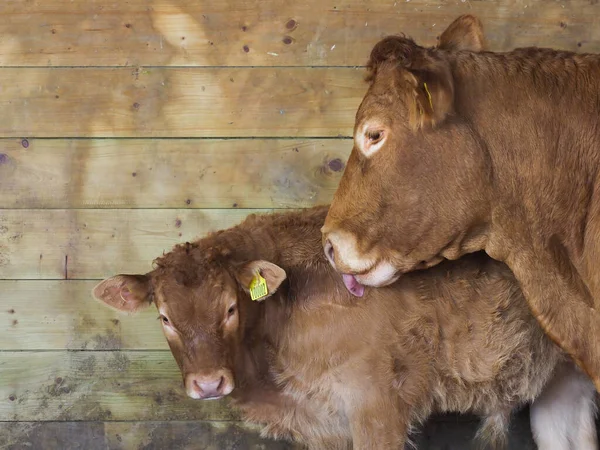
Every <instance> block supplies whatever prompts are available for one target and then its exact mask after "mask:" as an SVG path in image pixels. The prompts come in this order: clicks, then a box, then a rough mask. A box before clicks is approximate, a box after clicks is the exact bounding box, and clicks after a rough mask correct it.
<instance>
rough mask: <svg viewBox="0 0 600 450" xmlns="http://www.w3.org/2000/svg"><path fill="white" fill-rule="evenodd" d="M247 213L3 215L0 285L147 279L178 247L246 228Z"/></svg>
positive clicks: (155, 211)
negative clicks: (126, 277) (241, 224)
mask: <svg viewBox="0 0 600 450" xmlns="http://www.w3.org/2000/svg"><path fill="white" fill-rule="evenodd" d="M267 211H269V210H260V211H257V210H247V209H243V210H242V209H240V210H238V209H223V210H221V209H184V210H181V209H67V210H62V209H33V210H14V209H13V210H10V209H9V210H6V209H5V210H0V279H77V278H84V279H99V278H104V277H106V276H111V275H114V274H116V273H120V272H126V273H146V272H148V271H149V270H151V263H152V261H153V260H154V259H155V258H157V257H158V256H160V255H162V253H163V251H169V250H171V248H172V247H173V246H174V245H175V244H178V243H182V242H186V241H190V240H193V239H194V238H196V237H201V236H203V235H205V234H206V233H207V232H209V231H216V230H219V229H223V228H228V227H230V226H233V225H235V224H237V223H239V222H241V221H242V220H243V219H244V218H245V217H246V216H247V215H248V214H249V213H250V212H267Z"/></svg>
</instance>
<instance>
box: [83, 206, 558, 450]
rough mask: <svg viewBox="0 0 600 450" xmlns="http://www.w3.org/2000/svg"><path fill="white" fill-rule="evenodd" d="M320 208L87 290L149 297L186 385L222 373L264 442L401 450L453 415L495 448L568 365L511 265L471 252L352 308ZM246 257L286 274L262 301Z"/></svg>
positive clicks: (263, 223)
mask: <svg viewBox="0 0 600 450" xmlns="http://www.w3.org/2000/svg"><path fill="white" fill-rule="evenodd" d="M326 214H327V208H326V207H317V208H313V209H310V210H306V211H303V212H296V213H287V214H273V215H262V216H250V217H249V218H248V219H247V220H246V221H245V222H243V223H242V224H240V225H238V226H236V227H233V228H231V229H229V230H225V231H221V232H218V233H215V234H212V235H209V236H208V237H205V238H203V239H200V240H198V241H196V242H194V243H191V244H183V245H179V246H177V247H175V249H174V250H173V251H171V252H169V253H167V254H166V255H164V256H163V257H161V258H158V259H157V260H156V262H155V265H156V267H155V269H154V270H153V271H152V272H150V273H149V274H147V275H145V276H139V275H138V276H127V275H119V276H117V277H113V278H111V279H108V280H106V281H104V282H102V283H100V284H99V285H98V287H96V289H95V290H94V295H95V296H96V297H97V298H99V299H101V300H104V301H106V302H108V303H112V304H113V306H114V305H115V304H117V305H118V304H119V302H121V300H120V297H118V296H117V297H116V302H115V289H116V288H118V289H121V290H122V292H124V294H123V293H122V294H121V296H123V295H124V298H126V299H130V298H131V294H130V293H131V292H138V293H139V294H140V297H139V298H138V299H137V300H138V303H139V304H146V305H147V304H149V302H150V301H152V300H153V301H154V302H155V303H156V306H157V308H158V309H159V310H160V311H162V312H163V313H164V314H166V315H167V316H168V320H169V321H170V324H171V325H172V326H174V327H175V328H176V329H177V330H178V335H177V336H176V337H174V335H173V334H169V333H167V332H165V334H166V336H167V340H168V341H169V345H170V346H171V349H172V351H173V354H174V356H175V359H176V360H177V362H178V364H179V366H180V368H181V370H182V374H183V376H184V378H185V376H186V374H188V373H199V372H202V373H209V372H211V371H212V372H214V371H218V370H222V369H227V370H230V371H231V372H232V373H233V375H234V379H235V386H236V388H235V390H234V391H233V392H232V394H231V398H232V399H233V400H234V401H235V403H236V404H237V406H238V407H240V408H241V410H242V411H243V414H244V417H245V419H246V420H248V421H250V422H256V423H260V424H263V426H264V434H265V435H268V436H271V437H275V438H286V439H294V440H298V441H300V442H304V443H307V444H308V445H309V446H310V447H311V448H314V449H332V450H334V449H345V448H351V446H350V445H351V444H350V443H351V442H353V445H354V448H357V449H373V450H375V449H378V450H381V449H402V448H403V445H404V444H405V442H406V440H407V436H408V433H409V431H411V429H412V428H413V427H414V426H416V425H418V424H419V423H421V422H422V421H424V420H425V419H426V418H427V417H428V416H429V415H430V414H432V413H435V412H446V411H456V412H472V413H474V414H478V415H480V416H481V417H482V418H483V420H484V421H483V424H482V428H481V437H482V438H484V439H485V440H486V441H491V442H493V443H496V444H498V445H501V443H502V442H503V438H504V436H505V432H506V428H507V425H508V419H509V415H510V412H511V411H512V410H513V409H514V408H515V407H517V406H519V405H522V404H524V403H525V402H528V401H531V400H533V399H534V398H535V397H536V396H537V395H538V394H539V393H540V391H541V390H542V388H543V387H544V385H545V384H546V383H547V381H548V380H549V379H550V377H551V376H552V374H553V371H554V369H555V367H556V366H557V364H558V363H559V362H560V361H561V360H562V358H563V357H562V354H561V352H560V350H559V349H558V347H556V346H555V345H554V344H552V343H551V342H550V340H548V339H547V338H546V337H545V336H544V334H543V332H542V330H541V329H540V328H539V326H538V325H537V323H536V321H535V319H534V318H533V317H532V316H531V314H530V313H529V311H528V310H527V307H526V304H525V302H524V300H523V298H522V295H521V292H520V291H519V289H518V286H517V283H516V282H515V280H514V278H513V276H512V274H511V273H510V271H509V270H508V269H507V267H506V266H505V265H504V264H501V263H498V262H495V261H493V260H491V259H490V258H488V257H486V256H485V255H483V254H475V255H471V256H468V257H465V258H463V259H462V260H461V261H458V262H454V263H445V264H442V265H440V266H438V267H436V268H433V269H431V270H429V271H425V272H418V273H413V274H410V275H407V276H406V277H403V278H402V280H401V281H399V282H398V283H395V284H393V285H391V286H389V287H386V288H381V289H367V292H366V294H365V298H364V299H361V300H360V301H357V300H356V299H354V297H352V296H351V295H350V294H349V293H348V292H347V291H346V289H345V287H344V285H343V283H342V282H341V280H340V278H339V276H338V275H337V274H336V273H335V271H334V270H333V269H332V268H331V266H330V265H329V264H328V262H327V260H326V258H325V256H324V254H323V252H322V249H321V235H320V232H319V229H320V227H321V225H322V223H323V221H324V219H325V216H326ZM254 261H269V262H270V263H273V264H276V265H277V266H279V267H280V268H282V269H283V270H285V272H286V275H287V278H286V280H285V281H283V283H281V284H280V285H278V286H270V290H271V292H273V289H271V287H275V288H277V290H276V291H275V293H274V294H273V295H271V296H270V297H269V298H267V299H265V300H263V301H259V302H257V301H251V300H250V298H249V296H248V293H247V290H246V282H244V283H243V284H240V281H239V280H240V279H242V278H241V276H240V274H242V273H243V272H244V270H245V268H247V267H248V265H249V264H254V263H253V262H254ZM263 276H265V277H266V278H268V280H267V281H268V282H270V281H271V279H272V275H268V274H266V273H263ZM140 277H142V278H145V281H141V278H140ZM131 283H133V285H131ZM140 283H141V285H140ZM148 292H150V293H149V294H147V293H148ZM232 302H233V304H235V305H236V306H237V313H236V314H237V316H232V317H234V318H235V320H233V319H227V317H228V316H227V314H228V313H227V308H228V307H229V306H230V305H231V304H232ZM117 307H119V306H117ZM122 308H123V309H128V310H130V309H137V306H136V305H129V306H122ZM232 320H233V322H232Z"/></svg>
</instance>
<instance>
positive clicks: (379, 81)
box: [322, 16, 486, 296]
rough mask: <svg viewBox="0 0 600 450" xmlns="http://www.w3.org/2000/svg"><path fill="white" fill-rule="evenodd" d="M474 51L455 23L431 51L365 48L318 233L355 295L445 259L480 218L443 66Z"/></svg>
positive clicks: (469, 25)
mask: <svg viewBox="0 0 600 450" xmlns="http://www.w3.org/2000/svg"><path fill="white" fill-rule="evenodd" d="M482 49H483V31H482V27H481V24H480V22H479V20H478V19H477V18H475V17H473V16H461V17H459V18H458V19H456V20H455V21H454V22H453V23H452V24H451V25H450V26H449V27H448V28H447V29H446V31H444V33H443V34H442V35H441V36H440V42H439V44H438V46H437V47H434V48H424V47H421V46H419V45H417V44H416V43H415V42H414V41H412V40H411V39H409V38H406V37H403V36H392V37H387V38H385V39H383V40H381V41H380V42H379V43H377V44H376V45H375V47H374V48H373V50H372V52H371V56H370V60H369V63H368V71H369V77H368V82H369V83H370V86H369V89H368V91H367V93H366V95H365V97H364V99H363V101H362V103H361V105H360V107H359V109H358V112H357V114H356V122H355V127H354V147H353V149H352V152H351V154H350V158H349V160H348V164H347V166H346V170H345V172H344V175H343V177H342V179H341V181H340V184H339V187H338V190H337V192H336V193H335V196H334V198H333V202H332V204H331V207H330V209H329V213H328V215H327V218H326V221H325V224H324V226H323V228H322V232H323V245H324V249H325V253H326V255H327V258H328V259H329V261H330V262H331V263H332V265H333V266H334V267H335V268H336V270H338V271H339V272H341V273H342V274H344V282H345V284H346V286H347V287H348V289H349V290H350V291H351V292H353V293H354V294H355V295H358V296H361V295H362V293H363V290H364V287H363V286H364V285H367V286H375V287H378V286H384V285H387V284H390V283H392V282H393V281H395V280H396V279H397V278H398V277H399V275H400V274H401V273H404V272H407V271H411V270H415V269H418V268H425V267H430V266H432V265H434V264H437V263H438V262H439V261H441V260H442V256H445V257H448V255H447V254H445V255H443V254H441V253H440V252H442V251H443V250H444V249H445V248H447V246H448V245H449V244H450V243H451V242H452V241H453V240H455V239H460V238H461V236H460V234H461V232H462V231H463V230H464V229H465V228H466V227H468V226H469V224H470V223H472V221H473V220H476V218H475V219H474V217H475V216H476V215H477V214H480V213H481V212H480V210H478V208H479V206H477V205H479V204H480V203H481V201H480V199H476V198H475V197H477V196H478V195H479V194H478V190H479V192H483V190H482V189H481V186H482V185H483V184H482V183H484V182H485V181H484V179H485V175H484V173H485V171H486V164H485V161H484V160H483V157H482V156H481V155H478V154H477V152H478V146H477V140H476V138H475V135H474V133H473V132H472V130H471V127H470V125H469V124H468V123H466V122H465V121H464V120H462V119H461V118H460V116H459V115H457V114H455V108H457V107H458V105H457V104H456V94H457V92H456V90H457V88H458V86H457V83H456V80H455V79H454V74H453V67H452V63H453V61H454V60H455V58H456V57H457V55H458V52H462V51H464V52H478V51H480V50H482ZM462 55H463V57H465V58H468V53H463V54H462ZM477 202H479V203H477ZM476 203H477V205H476Z"/></svg>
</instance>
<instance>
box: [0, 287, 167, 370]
mask: <svg viewBox="0 0 600 450" xmlns="http://www.w3.org/2000/svg"><path fill="white" fill-rule="evenodd" d="M97 283H98V282H97V281H45V280H40V281H30V280H20V281H6V280H4V281H0V292H2V296H0V350H63V349H69V350H86V349H87V350H120V349H128V350H168V349H169V347H168V345H167V342H166V340H165V338H164V336H163V334H162V331H161V327H160V324H159V323H158V321H157V320H156V319H157V317H158V313H157V312H156V308H155V307H154V306H153V305H152V306H151V307H150V308H147V309H146V310H144V311H141V312H140V313H138V314H136V315H133V316H130V315H126V314H120V313H118V312H115V311H113V310H112V309H109V308H107V307H105V306H104V305H103V304H101V303H100V302H97V301H95V300H94V299H93V298H92V295H91V291H92V288H93V287H94V286H95V285H96V284H97ZM0 358H1V356H0Z"/></svg>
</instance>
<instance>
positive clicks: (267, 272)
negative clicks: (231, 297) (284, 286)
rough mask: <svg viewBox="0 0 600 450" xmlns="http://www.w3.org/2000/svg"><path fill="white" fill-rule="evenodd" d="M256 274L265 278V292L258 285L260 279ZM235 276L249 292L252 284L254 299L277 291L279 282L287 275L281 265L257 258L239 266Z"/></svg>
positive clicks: (262, 298)
mask: <svg viewBox="0 0 600 450" xmlns="http://www.w3.org/2000/svg"><path fill="white" fill-rule="evenodd" d="M257 275H260V277H261V278H262V279H264V280H265V283H266V292H265V291H261V288H260V286H259V284H260V283H261V279H260V278H258V277H257ZM236 277H237V280H238V282H239V283H240V285H241V286H242V288H243V289H244V290H245V291H246V292H248V293H251V292H250V291H251V288H252V286H254V289H255V291H254V292H256V295H255V296H253V297H256V300H264V299H266V298H268V297H270V296H271V295H273V294H274V293H275V292H276V291H277V289H278V288H279V286H281V283H283V281H284V280H285V279H286V278H287V275H286V273H285V270H283V269H282V268H281V267H279V266H277V265H275V264H273V263H270V262H269V261H263V260H257V261H251V262H249V263H247V264H244V265H243V266H242V267H240V268H239V269H238V271H237V274H236ZM263 294H264V295H263Z"/></svg>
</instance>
